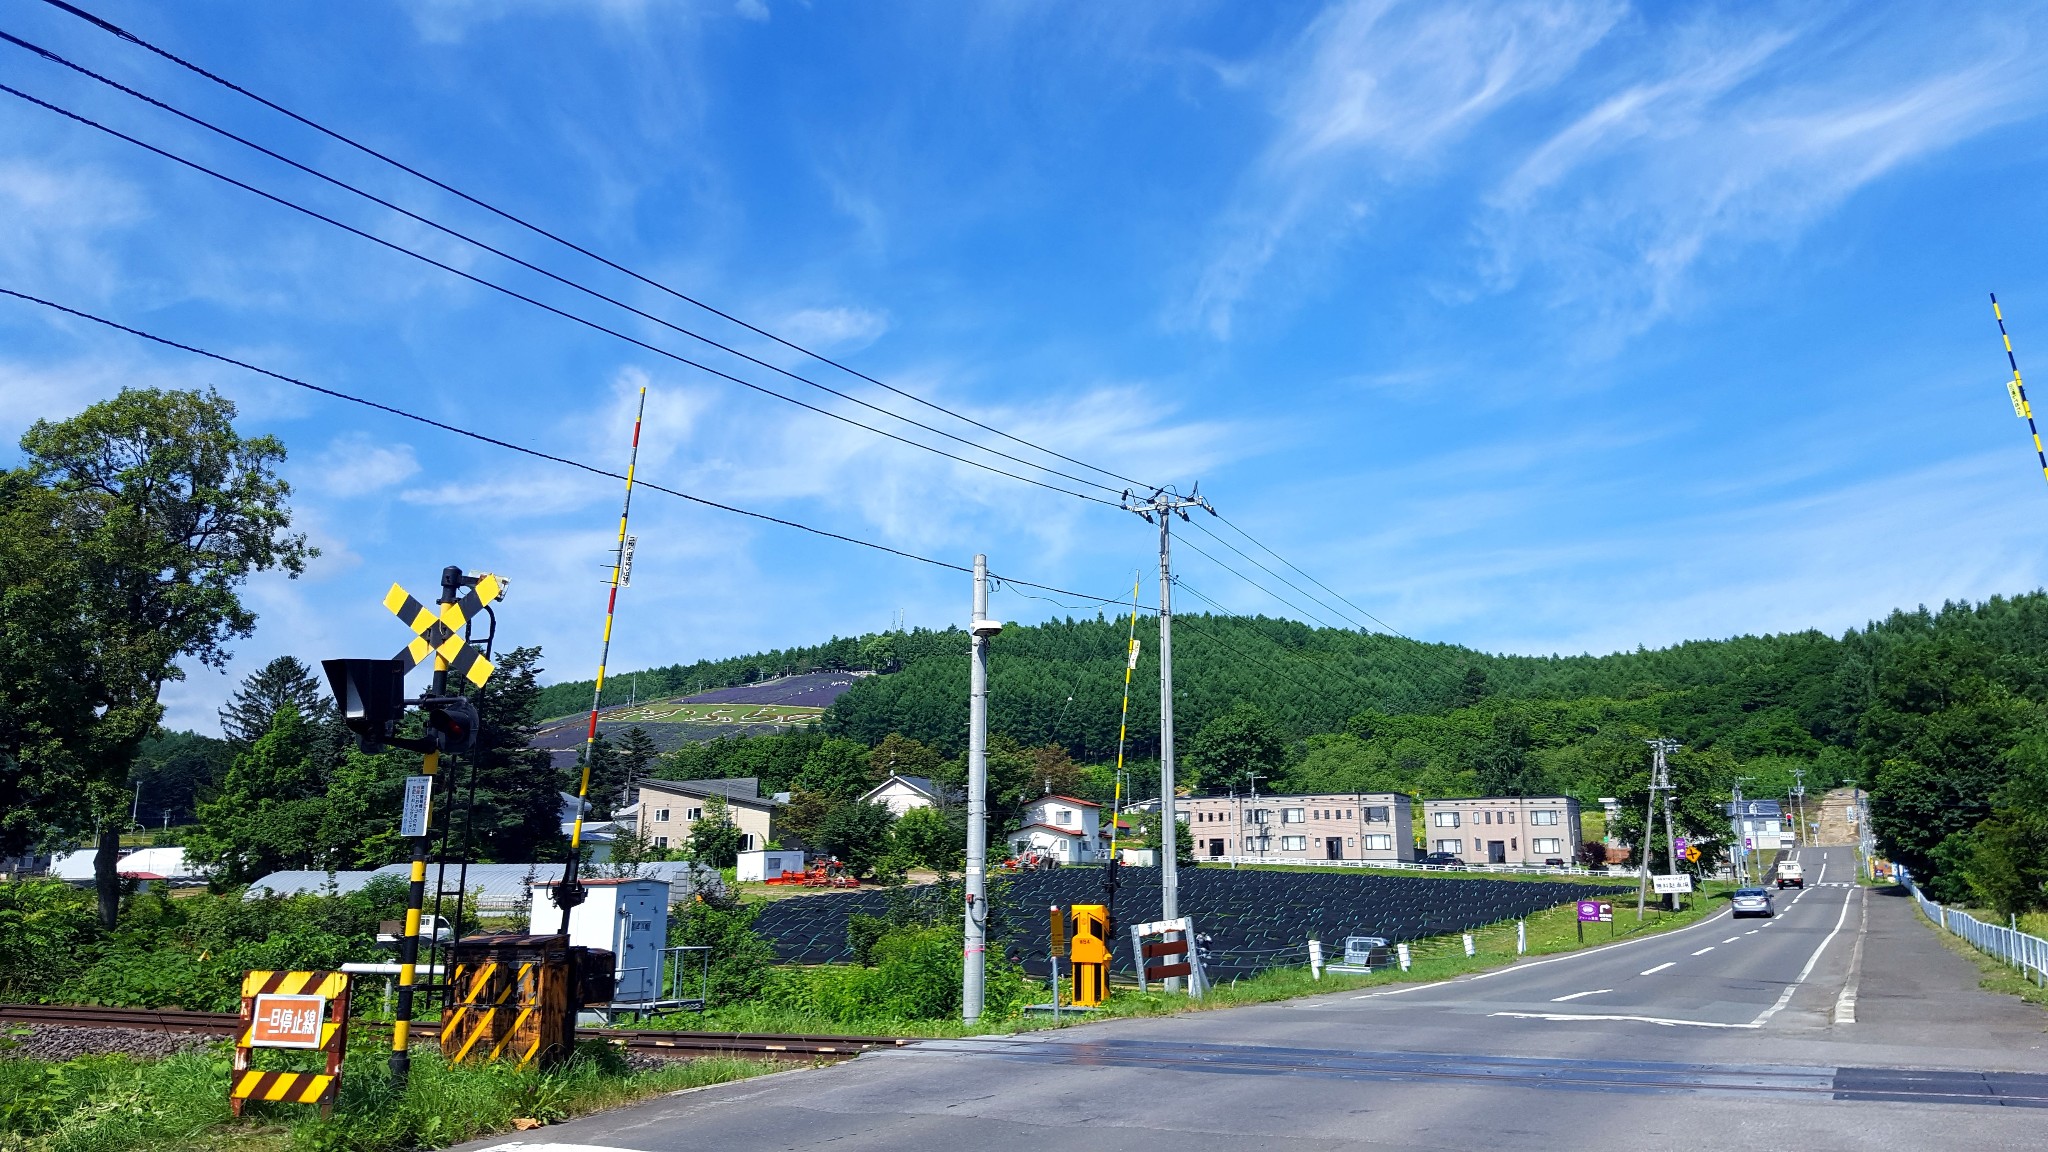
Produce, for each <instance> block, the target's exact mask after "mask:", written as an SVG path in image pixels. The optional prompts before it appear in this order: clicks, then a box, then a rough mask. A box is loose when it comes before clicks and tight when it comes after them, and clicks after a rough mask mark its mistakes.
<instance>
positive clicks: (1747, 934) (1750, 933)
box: [1743, 928, 1756, 936]
mask: <svg viewBox="0 0 2048 1152" xmlns="http://www.w3.org/2000/svg"><path fill="white" fill-rule="evenodd" d="M1743 935H1744V936H1754V935H1756V929H1754V928H1751V929H1750V930H1749V931H1747V932H1744V933H1743Z"/></svg>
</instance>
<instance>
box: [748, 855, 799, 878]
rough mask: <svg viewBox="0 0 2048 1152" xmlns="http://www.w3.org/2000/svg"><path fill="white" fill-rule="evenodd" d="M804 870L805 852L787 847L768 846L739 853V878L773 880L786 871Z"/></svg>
mask: <svg viewBox="0 0 2048 1152" xmlns="http://www.w3.org/2000/svg"><path fill="white" fill-rule="evenodd" d="M803 870H804V854H803V853H802V852H798V851H794V850H792V849H787V848H768V849H761V850H759V851H755V852H742V853H740V855H739V873H738V875H739V878H740V879H742V880H753V881H756V882H759V881H762V880H773V879H774V878H776V877H777V876H780V875H782V874H783V873H784V872H801V871H803Z"/></svg>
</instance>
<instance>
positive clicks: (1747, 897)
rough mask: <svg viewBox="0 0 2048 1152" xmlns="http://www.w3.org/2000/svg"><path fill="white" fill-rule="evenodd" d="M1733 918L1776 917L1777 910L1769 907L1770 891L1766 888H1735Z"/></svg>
mask: <svg viewBox="0 0 2048 1152" xmlns="http://www.w3.org/2000/svg"><path fill="white" fill-rule="evenodd" d="M1733 905H1734V909H1735V916H1736V918H1737V919H1740V918H1742V917H1744V916H1766V917H1770V916H1776V915H1777V914H1778V911H1777V909H1775V908H1773V907H1771V890H1770V889H1768V888H1737V889H1736V890H1735V899H1734V901H1733Z"/></svg>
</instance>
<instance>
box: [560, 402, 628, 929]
mask: <svg viewBox="0 0 2048 1152" xmlns="http://www.w3.org/2000/svg"><path fill="white" fill-rule="evenodd" d="M646 415H647V389H646V388H645V387H643V388H641V389H640V407H639V409H638V410H637V411H635V412H634V413H633V448H632V451H631V453H630V454H629V455H628V456H627V458H626V500H625V503H624V505H623V506H621V507H620V509H619V538H618V543H617V551H616V552H615V553H614V554H613V556H612V584H611V591H610V594H609V595H608V596H607V598H606V600H605V602H604V642H603V644H601V645H600V646H599V648H598V653H597V687H596V688H595V689H593V690H592V691H591V694H590V729H589V731H588V732H586V733H585V734H584V737H583V775H582V777H581V779H580V781H579V782H578V783H577V785H576V822H575V824H574V825H572V826H571V827H570V830H569V864H568V867H566V868H564V869H563V870H562V883H561V885H560V886H559V887H557V888H556V889H555V904H556V905H557V906H559V907H560V908H561V909H562V931H563V932H564V933H566V932H568V931H569V910H570V909H572V908H574V907H576V905H578V904H581V903H583V886H582V885H581V884H580V883H578V882H577V880H576V869H577V861H578V857H580V856H581V855H582V853H583V809H584V807H585V805H584V799H585V798H586V797H588V796H589V795H590V769H591V762H592V760H594V759H595V758H596V755H597V712H598V708H599V706H600V705H602V704H603V703H604V668H605V665H606V664H607V663H608V662H609V661H610V660H611V655H612V620H613V618H614V616H615V614H616V613H617V612H618V607H619V583H620V580H621V577H622V574H623V573H624V571H625V567H626V522H627V520H629V519H630V518H631V517H632V515H633V473H634V471H635V470H636V469H637V468H639V466H640V422H641V420H642V419H644V418H645V417H646Z"/></svg>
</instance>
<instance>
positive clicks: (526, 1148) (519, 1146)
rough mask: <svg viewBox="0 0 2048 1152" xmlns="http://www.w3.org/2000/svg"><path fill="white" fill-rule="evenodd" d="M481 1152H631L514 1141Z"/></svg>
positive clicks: (597, 1146) (607, 1146)
mask: <svg viewBox="0 0 2048 1152" xmlns="http://www.w3.org/2000/svg"><path fill="white" fill-rule="evenodd" d="M483 1152H633V1150H632V1149H630V1148H615V1147H613V1146H612V1145H610V1144H555V1143H545V1144H528V1143H527V1142H526V1141H524V1140H514V1141H513V1142H512V1143H510V1144H493V1145H491V1146H490V1147H489V1148H486V1149H484V1150H483Z"/></svg>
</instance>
